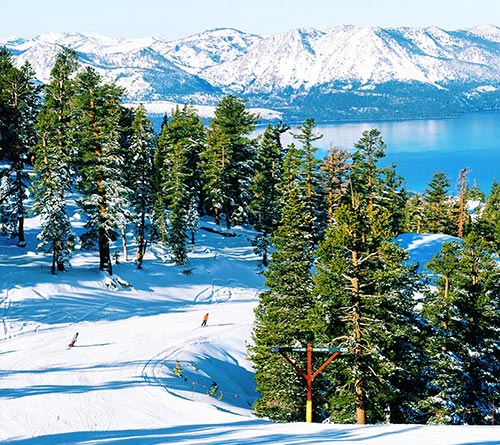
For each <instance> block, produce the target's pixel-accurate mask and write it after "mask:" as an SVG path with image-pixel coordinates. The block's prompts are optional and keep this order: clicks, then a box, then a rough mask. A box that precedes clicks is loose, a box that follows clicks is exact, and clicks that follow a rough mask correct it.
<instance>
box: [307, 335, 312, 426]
mask: <svg viewBox="0 0 500 445" xmlns="http://www.w3.org/2000/svg"><path fill="white" fill-rule="evenodd" d="M312 350H313V348H312V346H311V344H310V343H308V344H307V403H306V422H308V423H311V422H312V381H313V375H312Z"/></svg>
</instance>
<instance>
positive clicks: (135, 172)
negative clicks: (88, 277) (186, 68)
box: [127, 105, 156, 269]
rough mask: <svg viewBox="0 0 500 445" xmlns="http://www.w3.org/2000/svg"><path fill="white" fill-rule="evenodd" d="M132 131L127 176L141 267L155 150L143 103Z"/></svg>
mask: <svg viewBox="0 0 500 445" xmlns="http://www.w3.org/2000/svg"><path fill="white" fill-rule="evenodd" d="M131 130H132V133H131V136H130V148H129V150H130V152H131V162H130V166H129V169H128V170H129V171H128V172H127V176H128V177H129V189H130V192H131V196H130V203H131V205H132V209H133V213H134V216H135V217H134V219H135V225H136V232H137V252H136V256H135V258H136V261H137V268H138V269H142V261H143V258H144V254H145V252H146V245H147V239H148V234H149V233H148V232H149V229H150V225H151V218H152V214H153V208H154V176H153V159H154V155H155V150H156V134H155V132H154V130H153V126H152V124H151V121H150V120H149V119H148V117H147V114H146V109H145V108H144V106H143V105H139V106H138V107H137V108H136V109H135V111H134V120H133V122H132V128H131Z"/></svg>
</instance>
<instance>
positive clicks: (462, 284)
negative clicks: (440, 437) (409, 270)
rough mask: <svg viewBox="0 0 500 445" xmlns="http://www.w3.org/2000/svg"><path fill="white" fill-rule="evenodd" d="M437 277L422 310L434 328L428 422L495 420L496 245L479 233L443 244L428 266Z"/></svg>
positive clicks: (498, 388)
mask: <svg viewBox="0 0 500 445" xmlns="http://www.w3.org/2000/svg"><path fill="white" fill-rule="evenodd" d="M427 268H428V269H429V270H430V271H431V272H432V273H434V274H435V275H436V277H437V278H436V280H435V286H436V287H435V289H433V290H432V291H431V292H430V293H429V294H428V295H427V301H426V304H425V306H424V311H423V314H424V316H426V317H427V318H428V319H429V320H430V322H431V324H432V325H433V327H434V332H433V335H432V336H430V337H429V341H428V342H427V348H428V351H429V355H430V356H431V357H432V360H433V364H432V367H430V368H429V374H428V377H429V387H430V395H429V397H428V398H427V399H426V400H425V401H424V402H423V405H424V406H425V409H426V410H427V415H428V422H429V423H451V424H462V423H470V424H480V425H486V424H489V423H491V420H492V419H491V405H492V403H493V401H495V400H498V398H499V396H500V342H499V338H500V336H499V334H500V298H499V295H500V270H499V267H498V263H497V258H496V257H495V253H494V250H493V248H492V245H491V244H490V243H488V242H487V241H485V240H484V239H482V238H481V237H480V236H478V235H477V234H475V233H471V234H469V235H467V236H466V237H465V239H464V240H463V241H462V242H461V243H459V242H450V243H444V244H443V246H442V248H441V251H440V252H439V253H438V254H437V255H436V256H435V257H434V258H433V259H432V260H431V261H430V262H429V263H428V264H427Z"/></svg>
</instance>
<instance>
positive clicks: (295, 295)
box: [250, 153, 313, 421]
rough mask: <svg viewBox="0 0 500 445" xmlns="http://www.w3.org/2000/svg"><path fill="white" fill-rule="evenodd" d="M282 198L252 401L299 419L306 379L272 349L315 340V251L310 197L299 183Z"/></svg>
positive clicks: (273, 413) (259, 326) (259, 408)
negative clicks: (257, 395)
mask: <svg viewBox="0 0 500 445" xmlns="http://www.w3.org/2000/svg"><path fill="white" fill-rule="evenodd" d="M289 154H290V153H289ZM284 203H285V205H284V206H283V212H282V219H281V222H280V225H279V227H278V228H277V229H276V231H275V234H274V236H272V237H271V240H272V242H273V246H274V248H275V251H273V253H272V254H271V262H270V264H269V268H268V270H267V272H266V286H267V287H268V288H269V290H267V291H264V292H262V293H261V294H260V296H259V305H258V307H257V308H256V311H255V316H256V320H255V324H254V329H253V333H252V338H253V342H254V345H253V346H252V348H251V349H250V351H251V352H250V355H251V359H252V361H253V363H254V366H255V370H256V374H255V381H256V382H257V390H258V391H259V392H260V393H261V398H260V399H259V400H257V401H256V402H255V405H254V410H255V413H256V414H257V415H258V416H263V417H269V418H270V419H272V420H275V421H298V420H303V418H304V408H303V406H304V400H305V397H306V390H305V384H304V381H303V380H302V377H301V376H300V375H299V374H298V373H297V372H296V371H295V370H294V369H293V368H292V367H291V366H290V365H289V364H287V363H286V362H285V361H284V360H283V358H282V357H280V356H279V355H278V354H273V353H272V352H271V348H272V347H276V346H299V345H302V346H304V347H305V346H306V344H307V343H308V342H311V341H312V340H313V337H312V333H311V330H310V329H309V327H308V325H307V321H306V320H307V314H308V312H309V311H310V309H311V307H312V305H313V301H312V299H311V291H312V271H311V268H312V264H313V250H312V242H311V239H310V233H309V228H308V227H307V225H308V224H307V218H306V215H307V209H306V205H305V204H306V201H305V200H304V195H303V193H302V190H301V187H300V186H299V184H298V183H297V182H293V181H292V182H291V183H289V184H288V187H286V189H285V192H284Z"/></svg>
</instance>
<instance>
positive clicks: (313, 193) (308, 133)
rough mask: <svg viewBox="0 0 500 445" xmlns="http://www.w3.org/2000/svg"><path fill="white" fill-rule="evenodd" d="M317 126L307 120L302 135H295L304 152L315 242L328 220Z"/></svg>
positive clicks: (301, 127) (304, 168)
mask: <svg viewBox="0 0 500 445" xmlns="http://www.w3.org/2000/svg"><path fill="white" fill-rule="evenodd" d="M315 126H316V124H315V122H314V119H306V120H305V122H304V124H303V125H301V126H299V128H298V130H299V131H300V133H297V134H294V135H293V137H294V138H295V139H297V140H298V141H300V142H301V144H302V150H303V152H304V164H303V167H302V168H303V175H304V180H305V184H306V187H307V195H306V199H307V205H308V206H309V213H310V215H311V220H310V221H309V223H310V224H311V233H312V234H314V237H313V239H314V241H317V239H318V238H319V237H320V234H321V232H322V231H323V230H324V225H325V221H326V219H327V216H326V209H325V201H324V194H323V191H322V190H321V184H322V177H321V176H322V175H321V170H320V168H319V167H320V164H321V161H320V160H319V159H317V157H316V152H317V151H318V149H317V147H315V146H314V145H313V144H314V141H317V140H319V139H321V138H322V137H323V135H322V134H316V133H314V128H315Z"/></svg>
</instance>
